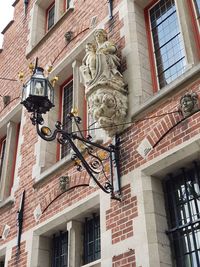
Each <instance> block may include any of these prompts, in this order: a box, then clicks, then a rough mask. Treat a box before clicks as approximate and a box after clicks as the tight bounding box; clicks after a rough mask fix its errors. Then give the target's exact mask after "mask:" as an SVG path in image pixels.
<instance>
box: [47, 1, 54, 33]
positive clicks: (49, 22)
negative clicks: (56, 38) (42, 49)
mask: <svg viewBox="0 0 200 267" xmlns="http://www.w3.org/2000/svg"><path fill="white" fill-rule="evenodd" d="M47 13H48V14H47V30H49V29H50V28H51V27H52V26H53V25H54V16H55V5H53V6H52V7H51V8H50V9H49V10H48V11H47Z"/></svg>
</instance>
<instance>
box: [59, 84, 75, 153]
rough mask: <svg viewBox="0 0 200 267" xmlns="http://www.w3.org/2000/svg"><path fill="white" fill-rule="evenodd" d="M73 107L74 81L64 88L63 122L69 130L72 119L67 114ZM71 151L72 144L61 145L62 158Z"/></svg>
mask: <svg viewBox="0 0 200 267" xmlns="http://www.w3.org/2000/svg"><path fill="white" fill-rule="evenodd" d="M72 107H73V81H71V82H69V83H67V84H66V85H65V86H64V88H63V112H62V113H63V115H62V123H63V128H64V130H66V131H67V132H69V133H70V132H71V131H72V121H71V120H70V119H69V117H68V116H67V114H69V113H70V112H71V110H72ZM69 152H70V145H69V144H68V143H66V144H64V145H62V147H61V158H64V157H65V156H67V155H68V154H69Z"/></svg>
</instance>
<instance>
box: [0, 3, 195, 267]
mask: <svg viewBox="0 0 200 267" xmlns="http://www.w3.org/2000/svg"><path fill="white" fill-rule="evenodd" d="M13 6H14V9H15V10H14V18H13V21H11V22H10V23H9V24H8V26H7V27H6V28H5V29H4V31H3V33H4V43H3V48H2V50H1V52H0V79H1V80H0V81H1V87H0V96H1V100H2V101H0V114H1V118H0V140H1V141H0V145H1V146H0V155H1V156H0V267H2V266H4V267H11V266H20V267H25V266H26V267H50V266H52V267H64V266H65V267H66V266H70V267H81V266H84V267H111V266H112V267H153V266H154V267H155V266H156V267H159V266H160V267H166V266H178V267H187V266H191V267H198V266H200V227H199V224H200V203H199V196H200V189H199V184H200V171H199V170H200V169H199V168H200V162H199V148H200V138H199V136H200V135H199V134H200V113H199V112H198V110H199V107H198V108H196V109H195V111H194V112H193V111H191V112H190V113H189V115H187V116H184V112H183V110H182V109H181V104H180V100H181V99H182V97H183V96H185V95H186V94H187V93H189V94H190V96H191V95H195V94H196V95H195V96H196V100H195V101H196V102H195V103H196V106H198V104H199V105H200V103H198V102H199V96H200V79H199V73H200V63H199V62H200V38H199V32H200V21H199V15H200V1H199V0H184V1H179V0H176V1H174V0H160V1H158V0H153V1H149V0H113V1H107V0H103V1H94V0H93V1H91V0H71V1H65V0H55V1H51V0H36V1H34V0H29V1H22V0H16V1H15V2H14V3H13ZM101 28H102V29H105V30H106V32H107V33H108V39H109V40H112V41H113V42H114V43H115V44H116V45H117V48H118V55H119V57H120V59H121V66H120V71H121V73H122V74H123V77H124V81H125V83H126V85H127V90H128V102H129V105H128V113H127V116H126V121H125V127H124V130H123V131H122V132H121V133H120V134H119V137H120V149H119V152H120V155H119V156H120V166H119V167H120V182H121V192H122V194H121V201H117V200H115V199H111V198H110V195H108V194H105V193H104V192H103V191H101V190H100V189H99V188H98V187H97V186H93V185H92V184H90V180H91V179H90V177H89V175H88V174H87V173H86V172H85V171H84V170H83V171H82V172H81V173H79V172H78V171H76V170H74V166H73V164H72V161H71V156H70V153H69V151H68V150H67V149H66V151H64V152H63V150H62V147H61V146H60V145H59V144H58V143H57V142H56V141H54V142H45V141H44V140H42V139H41V138H40V137H39V136H38V135H37V133H36V130H35V127H34V126H33V125H32V123H31V120H30V114H29V113H28V112H27V111H26V110H25V109H24V108H23V106H22V105H21V104H20V102H21V100H20V99H21V91H22V83H20V81H18V80H16V79H17V75H18V73H19V72H20V71H23V72H24V77H25V78H24V79H25V82H26V81H27V80H28V79H29V78H30V73H29V68H28V65H29V63H30V62H35V59H36V57H38V58H39V65H40V66H41V67H43V68H44V69H46V68H47V66H48V65H51V64H52V65H53V69H52V71H51V73H50V74H49V75H50V78H53V77H54V76H58V77H59V80H58V82H57V83H56V85H55V107H54V108H53V110H52V111H50V112H49V113H48V114H47V115H45V122H46V123H47V124H48V125H50V126H51V127H53V125H54V122H56V121H57V120H62V114H63V113H64V111H63V107H64V104H63V103H65V102H64V101H65V100H64V98H65V96H66V95H67V96H66V99H67V100H66V101H68V102H67V105H68V106H69V105H72V107H77V108H78V110H79V114H80V115H81V117H82V119H83V129H84V130H85V129H87V127H88V126H89V123H88V121H89V119H88V115H87V103H86V102H85V93H84V86H83V85H82V84H81V83H80V77H79V67H80V65H81V64H82V59H83V57H84V55H85V46H86V43H88V42H91V41H93V39H94V37H93V36H94V32H95V30H96V29H101ZM66 34H68V35H70V34H72V36H71V39H69V40H67V37H66ZM70 90H71V95H72V98H71V100H70V97H69V95H68V94H67V93H66V92H69V91H70ZM5 96H10V99H9V98H6V97H5ZM6 99H9V101H8V102H6ZM190 100H191V99H190ZM70 101H71V102H70ZM71 127H72V129H71V130H76V129H75V128H73V127H74V126H71ZM84 127H85V128H84ZM92 135H94V139H95V140H99V139H101V140H103V143H105V144H108V143H109V142H111V139H110V138H109V137H108V136H107V135H106V134H105V132H104V131H103V130H102V129H98V127H97V129H96V130H95V134H94V133H92ZM62 176H69V177H70V183H71V186H72V185H80V184H87V185H88V186H83V187H81V186H80V187H77V188H75V189H73V190H70V191H68V192H64V193H62V194H60V191H59V190H60V189H59V179H60V177H62ZM101 179H102V177H101ZM23 192H25V193H24V196H25V197H24V211H23V228H22V235H21V242H20V253H17V252H19V242H18V236H19V232H18V230H19V227H18V226H17V215H19V210H20V207H22V206H23V205H21V204H22V196H23ZM17 244H18V245H17Z"/></svg>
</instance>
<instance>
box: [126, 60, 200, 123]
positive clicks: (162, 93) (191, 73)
mask: <svg viewBox="0 0 200 267" xmlns="http://www.w3.org/2000/svg"><path fill="white" fill-rule="evenodd" d="M199 74H200V63H199V64H198V65H196V66H194V65H189V66H188V69H187V71H186V72H185V73H184V74H183V75H181V76H180V77H179V78H177V79H176V80H175V81H174V82H172V83H170V84H169V85H167V86H165V87H164V88H162V89H161V90H159V91H158V92H157V93H156V94H155V95H154V96H152V97H151V98H150V99H149V100H147V101H146V102H145V103H143V104H142V105H141V106H140V107H139V108H138V110H137V111H136V112H135V113H133V114H132V117H131V118H132V120H134V119H135V118H136V117H137V116H141V114H142V113H143V112H146V111H147V110H148V109H150V108H151V109H152V108H155V105H156V104H158V103H159V101H160V100H162V99H163V98H164V97H166V96H168V95H170V94H171V93H172V92H173V93H175V92H177V91H178V90H179V91H180V89H181V87H183V86H184V84H187V82H188V80H191V82H192V81H193V78H194V81H195V79H196V78H197V77H198V76H199Z"/></svg>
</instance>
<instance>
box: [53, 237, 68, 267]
mask: <svg viewBox="0 0 200 267" xmlns="http://www.w3.org/2000/svg"><path fill="white" fill-rule="evenodd" d="M52 243H53V244H52V245H53V251H52V255H53V259H52V267H67V266H68V262H67V259H68V233H67V232H64V233H63V232H60V233H59V234H57V235H54V237H53V242H52Z"/></svg>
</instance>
